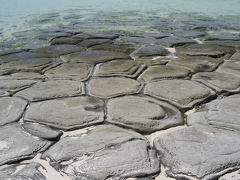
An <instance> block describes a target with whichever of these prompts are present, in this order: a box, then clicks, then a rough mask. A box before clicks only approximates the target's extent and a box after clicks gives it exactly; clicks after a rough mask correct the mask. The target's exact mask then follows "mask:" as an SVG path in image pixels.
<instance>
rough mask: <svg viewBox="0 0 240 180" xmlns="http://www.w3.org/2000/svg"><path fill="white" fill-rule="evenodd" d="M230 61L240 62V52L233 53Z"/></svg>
mask: <svg viewBox="0 0 240 180" xmlns="http://www.w3.org/2000/svg"><path fill="white" fill-rule="evenodd" d="M230 59H231V60H236V61H240V51H238V52H236V53H234V54H233V55H232V56H231V58H230Z"/></svg>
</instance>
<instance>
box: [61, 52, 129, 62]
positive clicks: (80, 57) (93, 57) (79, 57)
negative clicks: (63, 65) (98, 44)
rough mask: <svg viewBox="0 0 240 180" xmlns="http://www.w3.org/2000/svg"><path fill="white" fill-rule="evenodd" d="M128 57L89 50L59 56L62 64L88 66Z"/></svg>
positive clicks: (118, 53) (123, 54)
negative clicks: (86, 64)
mask: <svg viewBox="0 0 240 180" xmlns="http://www.w3.org/2000/svg"><path fill="white" fill-rule="evenodd" d="M129 58H130V57H129V55H127V54H125V53H121V52H113V51H102V50H89V51H83V52H79V53H73V54H68V55H64V56H61V59H62V60H63V61H64V62H78V63H80V62H83V63H89V64H97V63H102V62H106V61H110V60H113V59H129Z"/></svg>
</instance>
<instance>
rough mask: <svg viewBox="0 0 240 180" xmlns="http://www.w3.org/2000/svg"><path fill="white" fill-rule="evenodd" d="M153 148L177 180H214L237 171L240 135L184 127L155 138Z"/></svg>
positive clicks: (230, 132) (224, 131) (204, 128)
mask: <svg viewBox="0 0 240 180" xmlns="http://www.w3.org/2000/svg"><path fill="white" fill-rule="evenodd" d="M154 146H155V148H156V149H157V151H158V153H159V155H160V158H161V162H162V163H163V164H164V165H165V166H167V167H168V168H169V170H168V171H167V174H168V175H169V176H173V177H176V178H177V179H190V178H191V177H192V178H195V179H202V180H207V179H209V180H210V179H217V177H219V176H221V175H222V174H225V173H226V172H228V171H231V168H237V167H238V168H239V156H240V152H239V146H240V134H239V133H235V132H232V131H227V130H220V129H215V128H207V127H201V126H194V127H186V128H183V129H180V130H176V131H173V132H170V133H167V134H164V135H162V136H160V137H158V138H156V139H155V140H154Z"/></svg>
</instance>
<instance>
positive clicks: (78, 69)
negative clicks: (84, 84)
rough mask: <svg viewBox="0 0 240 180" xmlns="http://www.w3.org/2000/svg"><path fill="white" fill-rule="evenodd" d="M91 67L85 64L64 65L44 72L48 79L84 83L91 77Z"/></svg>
mask: <svg viewBox="0 0 240 180" xmlns="http://www.w3.org/2000/svg"><path fill="white" fill-rule="evenodd" d="M92 69H93V66H92V65H90V64H87V63H64V64H61V65H60V66H57V67H55V68H53V69H50V70H48V71H46V72H45V75H46V76H47V77H48V78H49V79H68V80H77V81H85V80H87V79H88V78H89V76H90V75H91V72H92Z"/></svg>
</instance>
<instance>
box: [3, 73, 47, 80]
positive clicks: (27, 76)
mask: <svg viewBox="0 0 240 180" xmlns="http://www.w3.org/2000/svg"><path fill="white" fill-rule="evenodd" d="M45 78H46V77H45V76H44V75H42V74H40V73H38V72H16V73H13V74H8V75H5V76H0V79H2V80H7V79H15V80H42V81H43V80H44V79H45Z"/></svg>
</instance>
